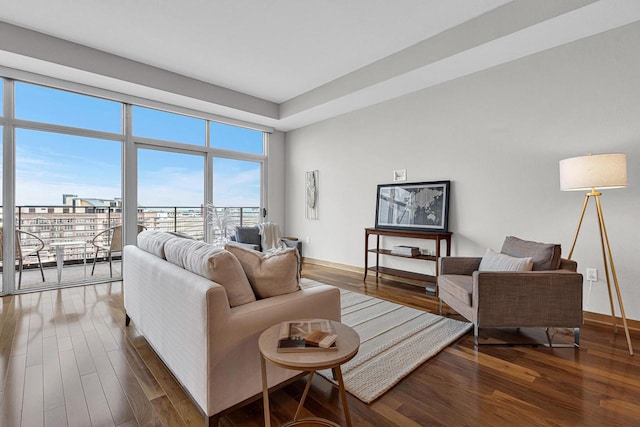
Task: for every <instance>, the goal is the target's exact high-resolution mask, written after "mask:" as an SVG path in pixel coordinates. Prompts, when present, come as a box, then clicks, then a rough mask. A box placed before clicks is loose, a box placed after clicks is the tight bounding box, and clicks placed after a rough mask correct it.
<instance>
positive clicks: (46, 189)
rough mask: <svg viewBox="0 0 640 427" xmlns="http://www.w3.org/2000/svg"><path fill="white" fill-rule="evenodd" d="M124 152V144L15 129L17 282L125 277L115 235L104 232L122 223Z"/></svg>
mask: <svg viewBox="0 0 640 427" xmlns="http://www.w3.org/2000/svg"><path fill="white" fill-rule="evenodd" d="M121 151H122V144H121V143H120V142H114V141H105V140H100V139H95V138H87V137H80V136H71V135H60V134H55V133H48V132H41V131H33V130H26V129H17V130H16V226H17V227H18V229H19V237H20V240H19V242H20V249H21V251H22V258H23V259H22V261H23V265H24V271H23V275H22V279H20V278H19V275H18V278H17V279H16V287H19V288H21V289H32V288H37V287H40V286H51V285H55V284H58V283H63V284H70V283H74V284H75V283H83V282H86V281H88V280H93V279H102V278H108V277H116V278H117V277H120V275H121V268H120V256H121V248H118V247H115V245H114V246H110V244H111V241H112V240H113V241H114V243H115V241H116V240H117V239H116V238H114V237H113V233H112V232H110V231H109V232H106V230H109V229H110V228H111V227H115V226H119V225H120V224H121V223H122V198H121V173H122V167H121ZM102 232H106V234H105V233H103V234H101V233H102ZM109 254H111V261H109ZM38 256H39V258H40V259H38ZM94 260H95V263H94ZM18 261H19V260H18ZM41 265H42V269H41ZM94 265H95V269H94ZM43 276H44V277H43Z"/></svg>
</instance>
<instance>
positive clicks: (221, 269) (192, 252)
mask: <svg viewBox="0 0 640 427" xmlns="http://www.w3.org/2000/svg"><path fill="white" fill-rule="evenodd" d="M165 253H166V256H167V261H169V262H170V263H172V264H175V265H177V266H178V267H182V268H184V269H185V270H188V271H190V272H192V273H195V274H197V275H199V276H202V277H206V278H207V279H209V280H211V281H214V282H216V283H218V284H220V285H222V287H224V289H225V291H226V292H227V299H228V300H229V305H230V306H231V307H236V306H238V305H242V304H247V303H249V302H253V301H255V300H256V296H255V294H254V293H253V290H252V289H251V285H250V284H249V280H248V279H247V276H246V275H245V274H244V270H243V269H242V266H241V265H240V262H239V261H238V259H237V258H236V257H235V256H233V255H232V254H231V253H230V252H227V251H225V250H224V249H222V248H219V247H216V246H213V245H210V244H208V243H204V242H201V241H199V240H191V239H182V238H176V237H174V238H173V239H172V240H169V241H168V242H167V243H166V244H165Z"/></svg>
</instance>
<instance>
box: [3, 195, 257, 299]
mask: <svg viewBox="0 0 640 427" xmlns="http://www.w3.org/2000/svg"><path fill="white" fill-rule="evenodd" d="M260 218H261V217H260V208H259V207H216V208H215V211H213V210H212V211H209V214H208V215H207V208H206V207H204V206H199V207H140V208H138V224H140V225H142V226H144V227H145V228H146V229H148V230H162V231H176V232H182V233H187V234H189V235H191V236H193V237H194V238H196V239H198V240H205V239H204V237H205V223H206V222H208V223H209V224H211V238H210V239H208V240H209V241H211V242H213V243H221V242H223V241H225V240H226V238H228V237H229V236H230V235H231V233H233V231H234V230H235V227H236V226H252V225H256V224H258V223H259V222H260ZM16 224H17V227H18V228H19V229H20V230H22V231H25V232H28V233H31V234H32V235H33V236H30V235H28V234H21V237H20V244H21V246H22V248H23V251H25V252H28V251H29V249H30V248H35V247H38V246H39V245H40V241H42V244H43V245H44V247H43V249H42V250H41V251H40V259H41V261H42V265H43V270H44V277H45V280H44V282H43V281H42V275H41V273H40V268H39V266H38V259H37V257H36V256H35V254H32V256H27V257H26V258H24V261H23V262H24V267H23V273H22V281H21V286H20V289H22V290H28V289H35V288H49V287H55V286H69V285H80V284H85V283H91V282H97V281H105V280H109V279H110V278H111V277H112V276H111V273H110V266H109V259H108V258H107V252H106V251H100V252H98V254H97V257H96V256H95V255H96V254H95V251H96V245H95V244H94V243H97V244H99V245H101V246H103V247H108V246H109V243H110V233H103V232H104V231H106V230H108V229H109V228H111V227H115V226H118V225H121V224H122V211H121V207H95V206H63V205H61V206H18V207H16ZM101 233H102V234H101ZM34 236H35V237H34ZM96 236H97V237H96ZM63 242H67V243H68V242H79V243H77V244H74V245H69V246H63V247H62V248H61V251H62V264H61V273H62V276H61V280H60V282H58V268H59V266H58V264H57V262H56V249H55V244H57V243H63ZM52 244H54V245H53V246H52ZM94 260H95V261H96V265H95V272H94V273H93V274H91V270H92V267H93V263H94ZM0 261H1V260H0ZM17 264H18V263H17V262H16V288H17V286H18V266H17ZM0 265H1V262H0ZM111 267H112V268H113V278H114V279H116V280H117V279H119V278H121V275H122V268H121V253H120V252H118V253H115V255H114V256H113V259H112V265H111ZM85 269H86V273H85ZM1 272H2V267H0V274H1Z"/></svg>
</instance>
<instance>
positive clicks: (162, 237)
mask: <svg viewBox="0 0 640 427" xmlns="http://www.w3.org/2000/svg"><path fill="white" fill-rule="evenodd" d="M175 238H176V236H174V235H172V234H169V233H166V232H164V231H158V230H144V231H141V232H140V233H138V247H139V248H140V249H142V250H143V251H145V252H149V253H150V254H153V255H155V256H157V257H160V258H162V259H166V257H165V253H164V244H165V243H166V242H167V241H169V240H171V239H175Z"/></svg>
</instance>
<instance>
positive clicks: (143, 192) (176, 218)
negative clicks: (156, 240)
mask: <svg viewBox="0 0 640 427" xmlns="http://www.w3.org/2000/svg"><path fill="white" fill-rule="evenodd" d="M203 204H204V158H203V157H201V156H195V155H191V154H182V153H173V152H168V151H158V150H147V149H139V150H138V222H139V223H140V224H142V225H144V226H145V227H146V228H147V229H152V230H164V231H180V232H183V233H187V234H190V235H191V236H193V237H195V238H197V239H200V240H202V239H204V216H203V215H204V214H203Z"/></svg>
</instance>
